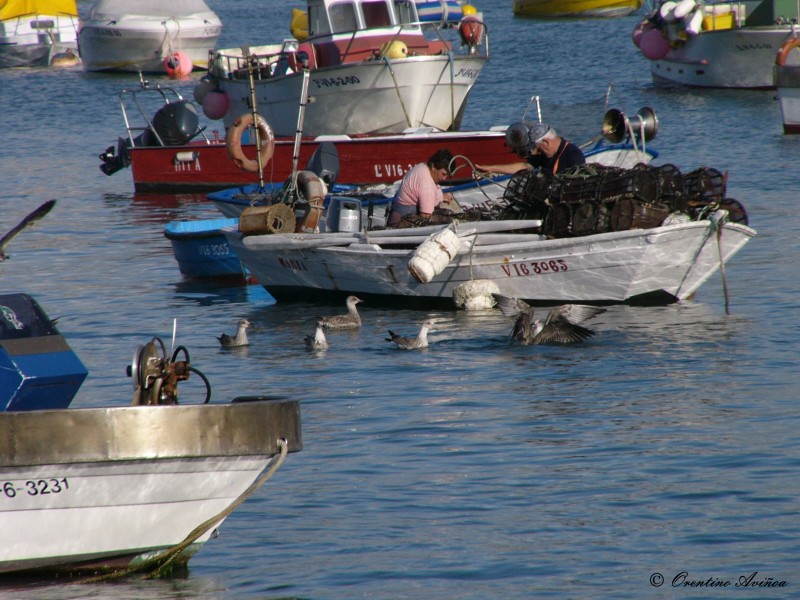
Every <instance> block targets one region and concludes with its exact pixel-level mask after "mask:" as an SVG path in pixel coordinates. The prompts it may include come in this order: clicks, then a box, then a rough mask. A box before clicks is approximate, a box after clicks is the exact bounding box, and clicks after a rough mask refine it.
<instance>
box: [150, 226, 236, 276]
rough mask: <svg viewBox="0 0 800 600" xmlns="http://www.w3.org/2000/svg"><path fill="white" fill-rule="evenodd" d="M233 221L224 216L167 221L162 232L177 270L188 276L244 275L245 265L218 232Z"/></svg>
mask: <svg viewBox="0 0 800 600" xmlns="http://www.w3.org/2000/svg"><path fill="white" fill-rule="evenodd" d="M237 223H238V219H227V218H220V219H201V220H197V221H170V222H169V223H167V225H166V226H165V227H164V236H165V237H166V238H167V239H168V240H169V241H170V244H171V245H172V253H173V254H174V255H175V260H177V261H178V267H179V268H180V271H181V273H182V274H183V275H185V276H186V277H190V278H236V279H243V280H244V279H247V278H248V277H249V273H248V271H247V269H246V268H245V267H244V265H242V262H241V261H240V260H239V257H238V256H236V253H235V252H234V251H233V250H232V249H231V248H230V246H228V240H226V239H225V236H224V235H223V234H222V232H221V229H222V228H223V227H229V226H233V227H235V226H236V225H237Z"/></svg>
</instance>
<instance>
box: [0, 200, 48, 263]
mask: <svg viewBox="0 0 800 600" xmlns="http://www.w3.org/2000/svg"><path fill="white" fill-rule="evenodd" d="M55 205H56V201H55V200H48V201H47V202H45V203H44V204H42V205H41V206H40V207H39V208H37V209H36V210H34V211H33V212H31V213H30V214H29V215H28V216H26V217H25V218H24V219H22V221H20V222H19V223H17V225H16V226H15V227H13V228H12V229H11V230H10V231H9V232H8V233H6V234H5V235H4V236H3V237H2V238H0V262H3V261H4V260H7V259H8V255H7V254H6V246H8V244H9V243H10V242H11V240H13V239H14V238H15V237H17V235H18V234H19V233H20V232H21V231H22V230H23V229H26V228H28V227H31V226H32V225H33V224H34V223H36V221H38V220H39V219H41V218H42V217H44V216H45V215H46V214H47V213H49V212H50V211H51V210H52V208H53V207H54V206H55Z"/></svg>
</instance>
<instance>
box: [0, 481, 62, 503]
mask: <svg viewBox="0 0 800 600" xmlns="http://www.w3.org/2000/svg"><path fill="white" fill-rule="evenodd" d="M68 489H69V481H68V480H67V478H66V477H62V478H61V479H35V480H33V479H31V480H28V481H4V482H2V483H0V492H2V494H3V496H5V497H6V498H15V497H16V496H17V494H20V495H21V494H27V495H28V496H44V495H46V494H60V493H61V492H66V491H67V490H68Z"/></svg>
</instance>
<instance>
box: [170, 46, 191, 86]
mask: <svg viewBox="0 0 800 600" xmlns="http://www.w3.org/2000/svg"><path fill="white" fill-rule="evenodd" d="M192 67H193V65H192V59H191V58H189V55H188V54H186V52H182V51H180V50H178V51H177V52H171V53H170V54H169V56H167V58H165V59H164V69H165V70H166V72H167V75H169V76H170V78H172V79H180V78H181V77H185V76H186V75H188V74H189V73H191V72H192Z"/></svg>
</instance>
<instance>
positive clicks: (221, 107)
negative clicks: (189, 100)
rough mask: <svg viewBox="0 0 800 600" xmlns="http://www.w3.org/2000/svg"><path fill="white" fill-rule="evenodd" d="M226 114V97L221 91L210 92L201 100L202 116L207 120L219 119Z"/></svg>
mask: <svg viewBox="0 0 800 600" xmlns="http://www.w3.org/2000/svg"><path fill="white" fill-rule="evenodd" d="M227 112H228V95H227V94H226V93H225V92H223V91H222V90H219V89H217V90H211V91H210V92H208V93H207V94H206V97H205V99H204V100H203V114H204V115H205V116H207V117H208V118H209V119H214V120H217V119H221V118H222V117H224V116H225V113H227Z"/></svg>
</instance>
